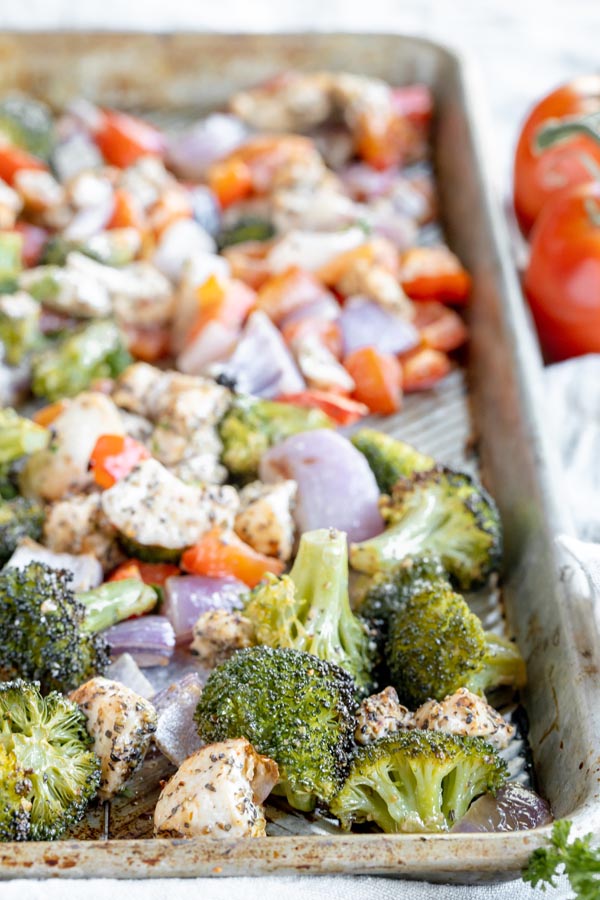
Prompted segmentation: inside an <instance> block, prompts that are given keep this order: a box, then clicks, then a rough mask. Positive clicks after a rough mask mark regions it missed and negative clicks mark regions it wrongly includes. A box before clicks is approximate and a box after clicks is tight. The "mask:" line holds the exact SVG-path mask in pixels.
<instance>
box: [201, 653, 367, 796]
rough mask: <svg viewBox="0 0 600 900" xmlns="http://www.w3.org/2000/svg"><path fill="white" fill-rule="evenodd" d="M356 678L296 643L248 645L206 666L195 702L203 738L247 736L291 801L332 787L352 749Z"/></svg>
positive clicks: (338, 782) (343, 772)
mask: <svg viewBox="0 0 600 900" xmlns="http://www.w3.org/2000/svg"><path fill="white" fill-rule="evenodd" d="M355 693H356V686H355V684H354V682H353V680H352V678H351V677H350V675H349V674H348V673H347V672H345V671H344V670H343V669H340V668H339V666H334V665H332V664H331V663H328V662H325V661H324V660H321V659H317V658H316V657H315V656H311V655H310V654H309V653H303V652H302V651H300V650H290V649H282V650H274V649H272V648H271V647H252V648H250V649H249V650H240V651H238V652H237V653H235V654H234V655H233V656H232V657H231V659H229V660H227V662H225V663H224V664H223V665H222V666H219V667H218V668H216V669H214V670H213V671H212V672H211V674H210V677H209V679H208V681H207V682H206V685H205V687H204V690H203V692H202V696H201V697H200V702H199V704H198V707H197V710H196V722H197V725H198V733H199V735H200V737H201V738H202V739H203V740H204V741H206V743H214V742H215V741H222V740H226V739H227V738H238V737H245V738H247V739H248V740H249V741H250V743H251V744H252V745H253V747H254V748H255V749H256V750H257V751H258V752H259V753H262V754H264V755H265V756H269V757H270V758H271V759H274V760H275V762H276V763H277V764H278V765H279V769H280V773H281V777H282V789H283V790H284V791H285V794H286V796H287V799H288V802H289V803H290V804H291V805H292V806H293V807H295V808H296V809H301V810H305V811H306V810H310V809H313V808H314V806H315V803H316V801H317V800H321V801H325V802H327V801H328V800H330V799H331V797H332V796H333V795H334V793H335V792H336V791H337V790H339V788H340V787H341V784H342V782H343V780H344V777H345V775H346V773H347V770H348V765H349V762H350V759H351V755H352V748H353V739H352V736H353V733H354V727H355V720H354V715H355V712H356V702H355V699H354V698H355Z"/></svg>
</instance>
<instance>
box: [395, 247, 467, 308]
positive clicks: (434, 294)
mask: <svg viewBox="0 0 600 900" xmlns="http://www.w3.org/2000/svg"><path fill="white" fill-rule="evenodd" d="M400 282H401V284H402V287H403V288H404V290H405V291H406V293H407V294H408V296H409V297H410V298H411V299H412V300H441V301H443V302H445V303H457V304H462V303H466V302H467V300H468V297H469V291H470V289H471V278H470V276H469V273H468V272H467V271H466V270H465V269H464V268H463V266H462V264H461V262H460V260H459V259H458V257H457V256H455V255H454V253H452V251H451V250H449V249H448V248H447V247H444V246H440V247H411V249H410V250H406V251H405V252H404V253H403V254H402V256H401V257H400Z"/></svg>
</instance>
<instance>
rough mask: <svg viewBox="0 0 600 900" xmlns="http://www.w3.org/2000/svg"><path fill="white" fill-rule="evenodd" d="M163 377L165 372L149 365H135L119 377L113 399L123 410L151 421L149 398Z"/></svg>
mask: <svg viewBox="0 0 600 900" xmlns="http://www.w3.org/2000/svg"><path fill="white" fill-rule="evenodd" d="M163 376H164V372H162V371H161V370H160V369H157V368H156V367H155V366H151V365H150V364H149V363H145V362H137V363H133V365H131V366H128V367H127V368H126V369H125V371H124V372H122V373H121V375H119V378H118V379H117V383H116V385H115V388H114V390H113V393H112V398H113V400H114V402H115V403H116V404H117V406H120V407H121V408H122V409H126V410H127V411H128V412H132V413H136V414H137V415H138V416H144V417H145V418H147V419H151V418H152V409H151V407H150V404H149V403H148V396H149V394H150V391H152V390H154V388H155V387H156V386H157V385H158V384H160V382H161V379H162V378H163Z"/></svg>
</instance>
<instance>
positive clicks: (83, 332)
mask: <svg viewBox="0 0 600 900" xmlns="http://www.w3.org/2000/svg"><path fill="white" fill-rule="evenodd" d="M130 362H131V357H130V355H129V353H128V351H127V349H126V348H125V345H124V343H123V339H122V337H121V334H120V332H119V329H118V328H117V326H116V325H115V324H114V322H110V321H98V322H92V323H91V324H90V325H87V326H85V327H84V328H82V329H80V330H79V331H76V332H75V333H74V334H70V335H68V336H67V337H66V338H64V339H63V340H62V341H60V343H58V344H57V345H55V346H52V347H49V348H48V349H47V350H44V351H43V352H42V353H40V354H39V356H37V357H36V358H35V359H34V361H33V386H32V388H33V392H34V394H35V395H36V396H38V397H46V398H47V399H48V400H60V399H62V398H63V397H74V396H75V394H79V393H80V392H81V391H85V389H86V388H88V387H89V386H90V384H91V383H92V381H95V380H96V379H99V378H114V377H115V376H116V375H119V373H120V372H122V371H123V369H125V368H127V366H128V365H129V364H130Z"/></svg>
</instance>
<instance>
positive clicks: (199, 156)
mask: <svg viewBox="0 0 600 900" xmlns="http://www.w3.org/2000/svg"><path fill="white" fill-rule="evenodd" d="M247 135H248V129H247V128H246V126H245V125H244V124H243V122H241V120H240V119H238V118H236V117H235V116H230V115H225V114H223V113H213V114H212V115H210V116H207V117H206V119H202V120H201V121H200V122H197V123H196V124H195V125H192V127H191V128H189V129H188V130H187V131H185V132H183V134H180V135H178V136H177V137H175V138H173V139H172V140H171V141H170V143H169V147H168V151H167V160H168V162H169V165H170V166H171V168H172V169H173V170H174V171H175V172H176V173H177V175H179V176H180V178H189V179H190V181H199V180H200V179H201V178H203V177H204V175H205V173H206V170H207V169H208V167H209V166H210V165H212V163H214V162H216V161H217V160H218V159H222V158H223V157H224V156H227V154H228V153H231V151H232V150H235V148H236V147H238V146H239V145H240V144H241V143H242V142H243V141H244V140H245V139H246V137H247Z"/></svg>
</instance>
